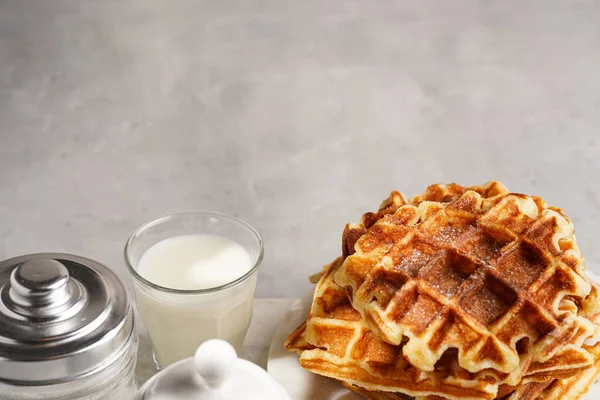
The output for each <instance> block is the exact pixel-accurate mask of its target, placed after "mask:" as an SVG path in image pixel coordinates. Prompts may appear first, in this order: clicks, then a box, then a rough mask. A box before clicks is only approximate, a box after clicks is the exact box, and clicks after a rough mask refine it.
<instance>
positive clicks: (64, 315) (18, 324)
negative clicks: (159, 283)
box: [0, 253, 134, 386]
mask: <svg viewBox="0 0 600 400" xmlns="http://www.w3.org/2000/svg"><path fill="white" fill-rule="evenodd" d="M132 335H134V325H133V312H132V309H131V306H130V304H129V299H128V296H127V291H126V289H125V286H124V285H123V283H122V282H121V281H120V280H119V278H118V277H117V276H116V275H115V274H114V273H113V272H112V271H110V270H109V269H108V268H106V267H105V266H103V265H101V264H99V263H97V262H95V261H92V260H89V259H86V258H83V257H79V256H74V255H70V254H58V253H40V254H31V255H26V256H21V257H16V258H12V259H9V260H5V261H2V262H0V382H4V383H8V384H12V385H25V386H31V385H47V384H53V383H59V382H65V381H70V380H74V379H79V378H82V377H85V376H87V375H90V374H93V373H95V372H96V371H98V370H101V369H103V368H105V367H107V366H109V365H110V364H112V362H113V361H114V359H115V357H117V356H118V355H119V354H121V353H122V352H121V350H122V349H123V347H124V346H127V345H129V343H130V342H131V337H132Z"/></svg>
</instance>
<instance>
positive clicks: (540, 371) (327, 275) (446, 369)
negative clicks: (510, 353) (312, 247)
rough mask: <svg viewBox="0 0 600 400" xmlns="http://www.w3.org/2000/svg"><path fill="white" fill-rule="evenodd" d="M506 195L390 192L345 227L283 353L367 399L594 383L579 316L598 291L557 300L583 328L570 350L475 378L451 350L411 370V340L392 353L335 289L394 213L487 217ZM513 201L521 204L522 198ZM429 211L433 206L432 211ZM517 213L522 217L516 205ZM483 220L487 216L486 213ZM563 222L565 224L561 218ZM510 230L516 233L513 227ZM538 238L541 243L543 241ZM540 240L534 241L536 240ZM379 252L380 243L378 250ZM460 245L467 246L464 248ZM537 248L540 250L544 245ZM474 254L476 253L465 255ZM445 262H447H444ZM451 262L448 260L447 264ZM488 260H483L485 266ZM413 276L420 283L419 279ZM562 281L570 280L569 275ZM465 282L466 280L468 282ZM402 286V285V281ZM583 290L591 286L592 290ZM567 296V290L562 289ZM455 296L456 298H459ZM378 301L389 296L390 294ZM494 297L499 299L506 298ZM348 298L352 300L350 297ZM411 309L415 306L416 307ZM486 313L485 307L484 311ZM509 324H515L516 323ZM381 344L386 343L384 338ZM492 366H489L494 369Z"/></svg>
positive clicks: (533, 393) (526, 345)
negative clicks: (465, 212)
mask: <svg viewBox="0 0 600 400" xmlns="http://www.w3.org/2000/svg"><path fill="white" fill-rule="evenodd" d="M509 195H510V193H509V192H508V190H507V189H506V188H505V187H504V186H503V185H501V184H499V183H497V182H492V183H490V184H487V185H485V186H478V187H471V188H463V187H461V186H458V185H454V184H452V185H434V186H430V187H429V188H428V190H427V191H426V192H425V193H424V194H423V195H422V196H417V197H415V198H413V199H411V200H410V201H406V199H405V198H404V196H403V195H402V194H401V193H399V192H392V194H391V195H390V197H389V198H388V199H387V200H385V201H384V202H383V203H382V205H381V207H380V210H379V212H377V213H366V214H365V215H364V216H363V218H362V221H361V223H360V224H349V225H348V226H347V227H346V229H345V231H344V235H343V237H344V239H343V245H342V253H343V254H342V257H341V258H339V259H337V260H336V261H335V262H334V263H332V264H331V265H329V266H326V267H325V268H324V270H323V272H322V273H321V275H320V276H321V279H320V281H319V282H318V284H317V289H316V291H315V296H314V300H313V306H312V309H311V313H310V315H309V317H308V319H307V322H306V323H305V324H303V325H302V326H300V327H299V328H298V329H297V330H296V331H295V332H293V333H292V334H291V335H290V337H289V338H288V340H287V342H286V348H287V349H288V350H292V351H297V352H298V353H299V354H300V356H301V357H300V362H301V364H302V366H303V367H304V368H306V369H308V370H310V371H312V372H315V373H318V374H321V375H325V376H329V377H331V378H334V379H338V380H340V381H342V383H343V384H345V385H346V386H348V387H349V388H351V389H352V390H355V391H357V392H360V393H361V394H363V395H364V396H365V397H367V398H372V399H405V398H406V399H410V398H416V399H427V400H434V399H494V398H502V399H510V400H513V399H514V400H517V399H519V400H525V399H527V400H528V399H535V398H537V395H538V394H539V393H540V392H541V391H542V390H545V389H547V388H548V387H549V386H551V384H552V382H554V381H555V380H556V379H557V378H564V379H563V380H562V381H561V382H567V381H574V380H575V378H574V376H580V375H581V374H583V373H587V374H588V375H590V374H592V375H593V372H590V371H592V370H593V369H592V368H590V366H591V365H592V361H593V355H592V354H591V353H590V352H589V351H588V350H589V348H587V349H584V348H581V342H582V341H583V340H584V339H585V338H586V337H588V336H590V332H591V327H590V324H591V323H590V322H589V320H588V319H586V318H583V317H581V315H592V314H593V313H594V312H596V311H597V305H596V300H597V297H598V296H597V289H596V287H590V288H589V289H588V288H586V287H585V285H584V284H582V286H584V290H582V291H581V292H582V294H580V296H579V297H575V296H574V295H572V294H569V295H566V294H565V295H564V296H562V297H561V300H564V301H563V302H562V303H561V304H560V307H559V310H562V311H564V310H566V311H571V312H573V313H575V314H577V315H576V317H575V318H582V319H584V321H582V322H581V323H580V325H577V329H576V330H575V332H574V333H573V334H572V335H571V342H567V343H565V344H564V345H563V346H561V347H560V348H557V349H556V352H555V353H554V354H555V357H553V358H552V359H550V360H547V361H545V362H543V361H539V360H537V361H536V360H532V356H531V355H530V354H529V353H528V352H526V351H523V352H522V354H519V359H518V363H517V366H516V367H515V368H513V370H512V371H510V373H508V372H503V371H498V370H496V369H494V368H490V367H489V366H490V364H488V365H487V366H488V367H487V368H478V369H477V371H476V372H475V373H473V372H469V371H468V370H466V369H465V368H463V367H462V366H461V365H459V359H460V357H459V350H460V348H457V347H456V346H454V347H453V348H456V350H450V351H444V354H443V355H442V356H441V357H439V359H437V361H436V362H435V363H434V368H433V370H430V371H427V370H424V369H420V368H419V367H417V366H415V365H413V364H412V363H411V360H410V358H409V357H406V356H405V354H407V353H408V354H409V352H407V351H406V345H407V344H408V343H409V342H410V339H411V338H410V337H409V338H408V339H409V340H408V341H407V340H406V338H404V339H403V340H401V341H400V343H399V344H397V345H394V344H390V343H387V342H386V341H384V340H382V339H381V338H380V337H379V335H378V333H381V329H379V326H378V325H375V326H373V324H372V323H371V324H369V323H367V321H370V322H373V321H372V320H369V314H368V313H367V314H366V315H367V318H363V315H361V314H360V313H359V312H357V311H356V309H355V307H353V304H351V303H350V301H349V300H348V296H347V292H348V293H350V294H351V295H353V294H355V293H356V290H355V289H354V288H352V287H346V289H345V290H344V289H342V288H341V287H340V286H339V285H338V284H337V283H336V282H335V281H334V278H333V277H334V276H335V277H336V278H337V277H338V273H339V270H340V269H341V268H343V267H344V266H345V265H346V261H347V259H348V258H349V257H352V256H353V255H354V254H357V253H358V252H357V251H356V249H357V248H358V249H360V250H361V251H362V250H363V249H364V247H361V246H364V245H365V241H364V240H363V236H365V235H374V234H375V235H377V234H378V232H377V229H378V228H375V229H374V228H373V227H376V226H377V224H378V223H381V222H382V221H384V222H386V223H388V222H389V221H388V220H389V219H390V216H391V217H395V216H397V215H398V214H401V212H400V213H399V212H398V211H399V210H401V209H403V208H406V206H412V207H414V208H418V207H419V206H420V205H421V204H422V203H425V204H427V205H428V207H427V208H428V209H429V211H426V212H425V214H424V215H425V216H427V215H432V214H431V210H432V209H433V210H435V212H439V210H440V209H443V210H444V211H446V209H448V208H449V210H451V211H450V212H449V214H452V213H453V212H454V211H453V210H454V209H457V210H461V208H460V206H461V204H459V203H462V207H463V208H464V207H465V205H468V204H469V203H470V202H473V199H475V204H476V205H478V206H479V207H481V208H482V209H484V210H492V209H494V207H496V206H497V205H498V204H502V202H503V201H505V202H506V200H505V198H506V197H508V196H509ZM515 196H516V197H517V198H523V197H522V195H515ZM532 201H533V202H534V204H535V206H536V207H537V209H538V214H539V213H541V212H540V211H539V210H546V209H547V207H546V206H545V203H543V201H541V200H540V199H537V198H532ZM434 203H437V204H435V205H434ZM496 208H497V207H496ZM471 209H472V207H471ZM517 209H519V208H518V205H517ZM509 211H510V213H511V214H510V215H504V217H505V219H507V218H511V216H512V217H514V216H515V215H516V216H519V215H520V214H519V213H515V210H514V209H511V210H509ZM551 211H553V212H556V213H557V214H559V215H561V216H562V212H560V210H557V209H551ZM458 214H460V213H458ZM460 216H462V215H459V217H460ZM488 216H490V214H489V213H488ZM420 218H421V217H420ZM530 218H531V217H530ZM563 218H565V219H566V217H563ZM425 219H426V218H425ZM522 219H524V218H522ZM538 219H539V218H538ZM567 221H568V220H567ZM496 222H497V221H496ZM513 225H514V224H513ZM530 225H533V224H530ZM406 226H410V225H406ZM534 227H535V226H534ZM538 228H539V227H538ZM513 229H515V228H514V227H513ZM502 233H503V234H504V235H505V236H502V237H504V238H505V239H506V237H507V236H509V235H506V233H505V232H502ZM446 234H448V232H446ZM379 236H385V235H379ZM541 236H542V238H543V235H541ZM565 237H568V235H563V236H562V237H560V238H553V240H555V239H556V240H558V241H559V244H560V245H561V246H562V247H560V248H561V249H562V250H563V253H567V254H563V258H564V259H565V260H566V261H567V262H568V263H566V262H563V263H564V264H565V265H567V266H570V267H572V269H571V270H572V271H577V272H579V273H580V274H582V275H580V277H581V279H582V280H584V281H585V282H586V283H587V281H586V280H585V272H584V268H583V266H582V265H581V262H580V260H581V258H580V255H579V253H578V250H577V247H576V244H575V242H574V237H573V238H572V240H571V241H568V242H564V241H563V242H560V240H561V239H565ZM537 238H538V239H539V238H540V235H538V237H537ZM463 239H464V238H463ZM475 239H477V240H479V241H481V240H490V238H488V237H487V236H486V235H483V239H482V238H481V237H479V238H475V237H474V238H472V240H471V241H472V242H477V240H475ZM388 242H389V244H388V245H387V247H388V249H392V248H394V246H395V245H396V242H395V241H391V240H388ZM506 243H508V242H506ZM378 244H381V243H380V242H378ZM462 244H463V245H464V243H462ZM542 244H544V242H543V241H542ZM546 244H547V243H546ZM375 247H377V246H375ZM375 247H373V248H375ZM463 247H464V246H463ZM473 247H476V246H472V247H470V248H471V249H472V248H473ZM484 247H488V246H487V245H486V246H484ZM492 247H493V246H492ZM457 249H458V250H456V248H452V247H451V248H450V249H447V248H443V250H442V252H443V253H447V252H449V251H452V250H454V252H455V253H456V254H457V255H462V254H464V253H462V251H461V247H457ZM501 250H502V249H499V250H498V251H497V253H500V252H501ZM459 251H460V252H459ZM569 251H570V253H569ZM388 253H389V251H388ZM444 256H445V257H451V256H448V255H447V254H445V255H444ZM455 256H456V255H452V257H455ZM490 259H491V258H488V260H490ZM371 266H372V265H371ZM430 268H431V267H430ZM450 268H454V267H453V266H452V264H450ZM454 269H457V268H454ZM560 271H562V270H560ZM367 272H370V271H367ZM459 272H460V269H459ZM471 274H473V272H471ZM417 275H418V274H417ZM418 276H419V277H421V276H422V275H418ZM567 276H571V275H569V274H567ZM364 278H365V279H364V282H366V281H367V280H368V279H369V278H371V276H370V275H369V273H366V274H364ZM447 279H448V276H447V275H444V274H441V275H438V284H439V283H442V284H443V283H445V282H444V281H445V280H447ZM575 279H576V281H577V282H578V283H581V282H579V281H578V280H577V278H575ZM465 280H468V278H467V279H465ZM510 282H511V281H509V283H510ZM402 283H406V280H405V281H403V282H402ZM587 284H588V285H589V283H587ZM400 286H402V285H400ZM589 286H591V285H589ZM400 288H401V287H400ZM388 289H389V288H388ZM396 289H398V288H396ZM516 289H517V290H515V292H517V291H518V289H522V288H521V287H517V288H516ZM568 289H571V288H570V287H569V286H567V290H568ZM397 292H401V291H397ZM459 292H460V291H457V293H459ZM571 292H575V293H576V294H577V293H579V292H577V291H576V290H571ZM381 293H384V294H386V293H389V290H388V291H383V292H381ZM496 294H497V295H498V296H503V295H504V294H505V293H503V292H500V293H496ZM394 295H396V293H393V294H392V297H393V296H394ZM351 298H352V299H353V300H355V297H351ZM374 300H375V301H374V303H377V304H378V305H379V304H380V303H379V301H380V299H379V298H378V297H375V299H374ZM473 301H474V300H473ZM555 301H556V302H560V301H558V300H555ZM390 303H391V301H390ZM388 304H389V303H388ZM412 305H413V306H414V305H415V302H413V303H412ZM485 305H486V307H490V304H489V303H486V304H485ZM359 308H360V307H359ZM363 311H364V310H363ZM426 311H428V310H422V312H423V313H424V317H425V319H427V320H428V321H429V322H428V324H432V321H431V318H429V315H428V314H427V313H425V312H426ZM450 322H451V323H453V324H454V323H456V322H457V321H456V320H455V319H452V320H451V321H450ZM511 323H514V321H512V322H511ZM434 326H435V324H434ZM371 328H374V329H371ZM382 336H384V337H385V335H382ZM523 337H525V336H523ZM538 339H539V338H538ZM529 340H531V338H530V337H528V340H526V341H522V342H521V343H520V345H521V347H522V349H519V346H516V347H517V350H521V351H522V350H523V349H525V350H530V349H531V348H533V346H530V343H532V342H530V341H529ZM449 348H450V347H448V348H447V349H446V350H448V349H449ZM491 365H492V366H493V364H491ZM596 375H597V373H596ZM596 375H594V377H595V376H596ZM511 385H512V386H511ZM571 386H573V385H571ZM580 386H581V385H580ZM552 387H554V388H555V389H553V390H554V391H555V392H556V391H557V390H558V389H556V387H558V386H557V385H554V386H552ZM586 389H587V387H586ZM367 393H368V394H369V395H367ZM411 396H414V397H411ZM436 396H439V397H436ZM496 396H497V397H496Z"/></svg>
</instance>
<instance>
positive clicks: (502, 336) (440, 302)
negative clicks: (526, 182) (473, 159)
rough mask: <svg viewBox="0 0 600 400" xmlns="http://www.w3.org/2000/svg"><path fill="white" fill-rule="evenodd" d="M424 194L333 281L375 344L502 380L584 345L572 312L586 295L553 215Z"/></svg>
mask: <svg viewBox="0 0 600 400" xmlns="http://www.w3.org/2000/svg"><path fill="white" fill-rule="evenodd" d="M436 188H439V186H436ZM458 188H460V187H458ZM428 191H429V193H428V192H426V193H425V195H423V196H420V197H417V198H414V199H412V200H411V201H410V204H405V205H402V206H400V207H398V208H397V210H396V211H395V212H394V213H393V214H388V215H385V216H383V217H382V218H380V219H378V220H377V221H376V222H374V223H373V224H372V226H370V227H369V228H368V229H367V228H366V227H365V228H364V234H363V235H362V236H360V239H358V240H357V241H356V243H355V245H354V249H353V250H354V252H352V250H348V251H347V252H348V253H349V256H348V257H347V258H346V260H345V262H344V264H343V265H342V267H341V268H340V269H339V270H338V272H337V273H336V275H335V281H336V283H337V284H339V285H341V286H343V287H344V288H346V290H348V292H349V294H350V296H351V298H352V305H353V306H354V308H355V309H357V310H359V311H360V312H361V314H362V315H363V317H364V318H365V321H366V323H367V324H368V325H369V327H370V328H371V329H372V330H373V331H375V332H376V334H377V335H378V336H380V337H381V338H382V339H383V340H385V341H386V342H389V343H392V344H400V343H401V342H402V341H403V340H406V339H407V338H408V342H407V343H406V345H405V346H404V355H405V357H406V358H407V359H408V360H409V361H410V362H411V364H413V365H415V366H417V367H418V368H420V369H422V370H425V371H433V370H434V368H435V364H436V363H437V362H438V361H439V360H440V358H441V357H442V355H443V354H444V352H445V351H446V350H448V349H450V348H456V349H458V358H459V364H460V366H461V367H463V368H465V369H467V370H468V371H471V372H477V371H481V370H483V369H488V368H493V369H496V370H498V371H502V372H506V373H510V372H511V371H513V370H514V369H516V368H518V367H519V364H520V361H521V358H520V356H521V354H522V353H524V352H527V353H529V354H532V355H533V358H534V360H535V361H546V360H548V359H549V358H551V357H552V356H554V355H555V354H556V353H557V352H558V351H559V350H560V349H561V348H562V347H563V346H565V345H567V344H570V343H576V344H578V345H581V342H582V341H583V340H584V339H585V337H586V336H589V335H591V333H592V332H591V331H592V325H591V323H590V322H589V320H587V319H585V318H583V317H580V316H578V314H577V312H575V310H578V308H577V305H576V303H577V302H579V303H581V302H582V301H584V299H585V297H586V296H587V295H588V294H589V293H590V291H591V286H590V284H589V283H588V282H587V281H586V279H584V278H583V277H581V276H580V275H579V273H578V272H580V271H581V270H582V267H581V264H582V259H581V256H580V254H579V252H578V249H577V247H576V244H575V239H574V235H573V228H572V225H571V223H570V222H569V220H568V219H567V218H566V217H565V216H564V215H563V214H562V213H561V212H560V210H558V209H553V208H547V206H546V205H545V203H543V201H541V200H540V199H538V198H533V197H528V196H524V195H518V194H510V193H507V191H505V190H503V189H502V188H501V187H500V188H499V187H497V186H495V187H494V186H493V185H492V186H489V187H487V188H482V189H480V190H478V191H474V190H467V191H464V190H463V193H462V195H460V197H458V198H457V195H458V194H459V193H460V189H457V188H453V187H448V186H446V187H444V188H443V190H436V189H433V190H428ZM480 193H483V194H484V196H485V195H488V196H490V197H488V198H485V197H484V198H482V195H481V194H480ZM440 198H441V199H442V200H444V199H449V198H453V200H452V201H451V202H450V203H438V202H432V201H431V200H430V199H434V200H438V199H440ZM415 204H416V205H415ZM363 222H365V220H364V218H363ZM351 229H354V230H358V231H360V228H356V227H354V228H351ZM349 241H350V242H352V241H353V238H349ZM347 247H351V245H347ZM524 338H527V339H524ZM520 341H521V343H519V342H520ZM522 344H524V346H521V345H522ZM519 347H523V348H519ZM529 347H530V348H529Z"/></svg>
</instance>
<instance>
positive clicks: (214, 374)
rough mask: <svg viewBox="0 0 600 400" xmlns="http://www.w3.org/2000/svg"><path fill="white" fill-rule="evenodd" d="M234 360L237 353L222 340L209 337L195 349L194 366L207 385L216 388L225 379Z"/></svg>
mask: <svg viewBox="0 0 600 400" xmlns="http://www.w3.org/2000/svg"><path fill="white" fill-rule="evenodd" d="M235 360H237V353H236V352H235V349H234V348H233V346H232V345H230V344H229V343H227V342H226V341H224V340H219V339H211V340H207V341H206V342H204V343H202V344H201V345H200V347H198V350H196V353H195V355H194V366H195V369H196V372H197V373H198V374H199V375H200V376H201V377H202V379H203V380H204V382H206V384H207V385H208V387H209V388H211V389H217V388H219V387H220V386H221V385H222V384H223V382H224V381H225V380H226V379H227V376H228V375H229V373H230V372H231V370H232V369H233V363H234V362H235Z"/></svg>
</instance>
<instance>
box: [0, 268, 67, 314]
mask: <svg viewBox="0 0 600 400" xmlns="http://www.w3.org/2000/svg"><path fill="white" fill-rule="evenodd" d="M78 298H79V290H78V287H77V285H75V284H74V282H71V280H70V276H69V270H68V269H67V267H66V266H65V265H64V264H63V263H61V262H60V261H58V260H54V259H51V258H34V259H31V260H28V261H25V262H24V263H23V264H21V265H19V266H17V267H16V268H15V269H13V271H12V273H11V275H10V289H9V291H8V297H5V298H4V300H5V303H6V307H7V308H8V309H9V310H11V311H13V312H15V313H17V314H20V315H23V316H28V317H40V318H44V317H45V318H48V317H55V316H58V315H59V314H61V313H62V312H64V311H65V309H67V308H69V307H70V306H72V305H73V304H74V303H75V302H76V301H77V299H78Z"/></svg>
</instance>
